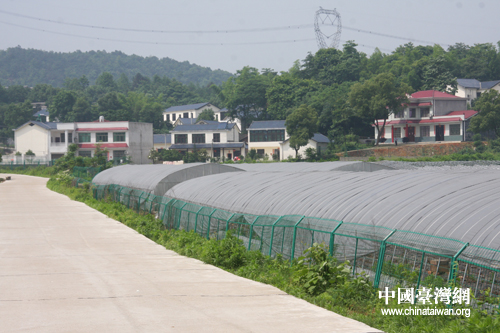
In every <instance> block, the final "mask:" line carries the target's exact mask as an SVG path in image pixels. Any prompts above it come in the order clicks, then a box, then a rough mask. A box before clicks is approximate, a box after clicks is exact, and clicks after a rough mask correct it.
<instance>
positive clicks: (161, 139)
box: [153, 134, 172, 143]
mask: <svg viewBox="0 0 500 333" xmlns="http://www.w3.org/2000/svg"><path fill="white" fill-rule="evenodd" d="M171 140H172V136H171V135H170V134H153V143H171V142H172V141H171Z"/></svg>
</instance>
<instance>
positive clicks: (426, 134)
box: [420, 126, 431, 138]
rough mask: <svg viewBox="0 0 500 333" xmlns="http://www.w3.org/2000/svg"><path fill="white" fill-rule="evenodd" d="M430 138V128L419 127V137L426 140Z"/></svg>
mask: <svg viewBox="0 0 500 333" xmlns="http://www.w3.org/2000/svg"><path fill="white" fill-rule="evenodd" d="M429 136H431V127H430V126H420V137H422V138H426V137H429Z"/></svg>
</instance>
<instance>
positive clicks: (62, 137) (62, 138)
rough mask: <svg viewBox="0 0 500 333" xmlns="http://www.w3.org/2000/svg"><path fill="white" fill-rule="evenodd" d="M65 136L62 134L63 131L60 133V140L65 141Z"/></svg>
mask: <svg viewBox="0 0 500 333" xmlns="http://www.w3.org/2000/svg"><path fill="white" fill-rule="evenodd" d="M65 139H66V137H65V136H64V133H61V142H65Z"/></svg>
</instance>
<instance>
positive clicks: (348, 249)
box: [93, 185, 500, 296]
mask: <svg viewBox="0 0 500 333" xmlns="http://www.w3.org/2000/svg"><path fill="white" fill-rule="evenodd" d="M93 191H94V196H95V198H97V199H103V198H105V197H106V196H107V197H109V198H112V199H114V200H115V201H120V202H122V203H123V204H124V205H126V206H127V207H129V208H132V209H137V210H141V211H144V212H149V213H153V214H155V215H156V216H157V217H158V218H160V219H161V220H162V221H163V223H164V225H165V227H167V228H169V229H180V230H186V231H191V232H195V233H198V234H199V235H201V236H202V237H205V238H211V239H223V238H224V237H226V233H227V232H228V231H230V232H232V233H233V235H234V236H236V237H238V238H239V239H240V240H241V241H242V243H243V245H244V246H245V247H246V248H247V249H248V250H256V251H260V252H262V253H263V254H265V255H270V256H272V257H275V256H277V255H280V256H282V257H283V258H285V259H291V260H293V259H294V258H298V257H300V256H301V255H303V254H304V252H305V251H306V250H307V249H308V248H310V247H311V246H312V245H314V244H315V243H319V244H324V246H325V248H326V249H327V250H328V251H329V253H330V255H332V256H334V257H336V258H337V259H338V260H339V261H345V262H347V263H348V267H350V269H351V270H352V274H353V275H359V274H365V275H367V276H368V277H369V279H370V280H371V281H372V282H373V285H374V286H375V287H377V288H385V287H389V288H394V287H396V286H397V285H400V286H406V287H410V286H413V287H416V288H418V287H419V286H421V285H424V286H432V285H433V284H434V283H436V281H437V280H441V281H443V283H445V282H447V281H450V279H453V281H455V282H457V283H458V284H459V285H461V286H462V287H468V288H471V290H472V293H473V294H474V295H476V296H478V295H479V293H480V292H482V291H484V290H487V289H490V290H491V294H492V295H495V296H499V295H500V261H499V260H500V251H498V250H495V249H491V248H487V247H483V246H478V245H473V244H472V245H471V244H469V243H464V242H462V241H460V240H457V239H452V238H447V237H438V236H433V235H427V234H422V233H417V232H413V231H407V230H396V229H391V228H388V227H384V226H374V225H367V224H359V223H352V222H344V221H339V220H333V219H322V218H317V217H307V216H304V215H254V214H246V213H241V212H234V211H228V210H222V209H217V208H214V207H208V206H202V205H198V204H194V203H191V202H187V201H183V200H178V199H175V198H170V197H165V196H162V197H160V196H155V195H154V194H151V193H147V192H144V191H140V190H136V189H131V188H125V187H122V186H119V185H96V186H94V187H93Z"/></svg>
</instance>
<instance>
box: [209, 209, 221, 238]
mask: <svg viewBox="0 0 500 333" xmlns="http://www.w3.org/2000/svg"><path fill="white" fill-rule="evenodd" d="M216 210H217V208H214V210H213V211H212V212H211V213H210V215H208V226H207V239H210V223H211V222H212V215H213V213H215V211H216ZM217 232H219V231H218V230H217Z"/></svg>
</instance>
